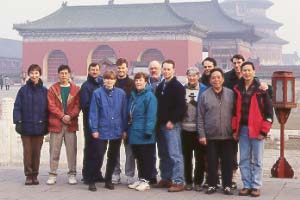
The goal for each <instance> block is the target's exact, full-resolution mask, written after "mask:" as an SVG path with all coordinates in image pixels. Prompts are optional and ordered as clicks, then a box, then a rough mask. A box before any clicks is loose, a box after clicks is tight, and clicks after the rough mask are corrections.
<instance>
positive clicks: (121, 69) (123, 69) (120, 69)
mask: <svg viewBox="0 0 300 200" xmlns="http://www.w3.org/2000/svg"><path fill="white" fill-rule="evenodd" d="M127 73H128V67H127V65H126V63H122V64H121V65H119V66H117V76H118V78H119V79H124V78H126V77H127Z"/></svg>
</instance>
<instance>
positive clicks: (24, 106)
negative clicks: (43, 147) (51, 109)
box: [13, 79, 48, 136]
mask: <svg viewBox="0 0 300 200" xmlns="http://www.w3.org/2000/svg"><path fill="white" fill-rule="evenodd" d="M47 103H48V101H47V89H46V88H45V87H43V82H42V80H41V79H40V80H39V83H38V84H37V85H34V84H33V83H32V81H31V80H28V81H27V82H26V85H24V86H22V87H21V88H20V90H19V91H18V94H17V97H16V100H15V104H14V110H13V120H14V123H15V124H18V125H21V127H22V128H21V129H22V130H21V131H19V134H21V135H28V136H34V135H45V134H47V121H48V107H47Z"/></svg>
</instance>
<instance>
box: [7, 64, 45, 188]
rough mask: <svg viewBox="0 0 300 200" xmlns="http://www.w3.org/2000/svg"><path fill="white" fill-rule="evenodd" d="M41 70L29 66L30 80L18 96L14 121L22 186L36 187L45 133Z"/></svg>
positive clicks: (43, 92) (38, 67)
mask: <svg viewBox="0 0 300 200" xmlns="http://www.w3.org/2000/svg"><path fill="white" fill-rule="evenodd" d="M41 71H42V70H41V67H40V66H38V65H36V64H32V65H30V66H29V68H28V75H29V80H28V81H27V82H26V84H25V85H24V86H22V87H21V88H20V90H19V92H18V94H17V97H16V100H15V104H14V110H13V120H14V124H16V131H17V132H18V133H19V134H20V135H21V139H22V143H23V157H24V158H23V163H24V172H25V176H26V181H25V185H38V184H39V181H38V179H37V176H38V173H39V165H40V153H41V148H42V144H43V139H44V135H45V134H47V120H48V109H47V89H46V88H45V87H43V82H42V80H41V79H40V76H41V74H42V73H41Z"/></svg>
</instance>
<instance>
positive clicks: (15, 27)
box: [13, 2, 69, 30]
mask: <svg viewBox="0 0 300 200" xmlns="http://www.w3.org/2000/svg"><path fill="white" fill-rule="evenodd" d="M68 7H69V6H68V5H67V2H63V3H62V5H61V7H60V8H59V9H58V10H56V11H54V12H53V13H50V14H49V15H47V16H45V17H42V18H40V19H37V20H35V21H26V22H25V23H20V24H14V25H13V29H15V30H18V29H22V26H23V25H29V24H32V23H37V22H41V21H44V20H47V19H48V18H50V17H52V16H55V15H58V14H59V13H61V12H63V10H64V9H67V8H68Z"/></svg>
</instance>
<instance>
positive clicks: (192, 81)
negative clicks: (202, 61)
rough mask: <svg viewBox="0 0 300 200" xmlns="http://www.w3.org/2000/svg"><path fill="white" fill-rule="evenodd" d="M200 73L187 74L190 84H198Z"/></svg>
mask: <svg viewBox="0 0 300 200" xmlns="http://www.w3.org/2000/svg"><path fill="white" fill-rule="evenodd" d="M199 77H200V76H199V74H197V73H190V74H188V75H187V79H188V83H189V85H190V86H196V85H197V84H198V83H199V82H198V81H199Z"/></svg>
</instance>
